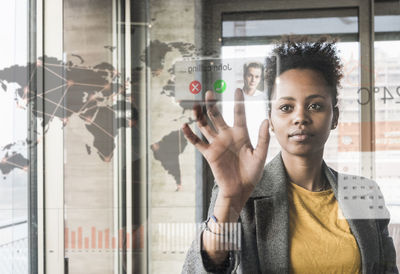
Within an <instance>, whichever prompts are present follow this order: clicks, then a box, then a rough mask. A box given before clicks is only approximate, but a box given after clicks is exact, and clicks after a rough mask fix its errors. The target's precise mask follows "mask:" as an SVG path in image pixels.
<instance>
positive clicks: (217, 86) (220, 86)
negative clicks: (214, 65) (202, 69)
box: [214, 80, 226, 93]
mask: <svg viewBox="0 0 400 274" xmlns="http://www.w3.org/2000/svg"><path fill="white" fill-rule="evenodd" d="M214 90H215V92H217V93H222V92H224V91H225V90H226V82H225V81H224V80H217V81H215V82H214Z"/></svg>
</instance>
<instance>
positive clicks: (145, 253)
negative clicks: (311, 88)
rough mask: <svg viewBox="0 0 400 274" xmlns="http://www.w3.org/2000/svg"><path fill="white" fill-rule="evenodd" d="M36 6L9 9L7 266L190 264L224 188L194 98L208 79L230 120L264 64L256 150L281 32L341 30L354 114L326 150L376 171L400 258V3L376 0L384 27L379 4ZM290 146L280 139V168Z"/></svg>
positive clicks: (342, 96) (80, 269)
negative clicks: (240, 94)
mask: <svg viewBox="0 0 400 274" xmlns="http://www.w3.org/2000/svg"><path fill="white" fill-rule="evenodd" d="M28 2H29V1H24V0H18V1H3V2H2V3H1V4H0V7H1V9H0V10H1V12H0V13H1V14H2V16H0V20H1V22H2V24H1V25H2V26H3V27H1V28H0V30H1V35H2V36H1V37H3V38H4V40H5V41H7V43H2V44H1V45H0V48H1V49H2V53H6V54H2V55H1V56H0V109H1V111H2V114H3V119H1V120H0V124H1V126H2V128H3V129H4V130H3V133H2V134H1V135H0V153H1V155H0V158H1V159H2V160H1V162H0V175H1V178H0V273H40V272H41V271H42V272H43V271H44V270H46V271H47V272H49V273H74V274H75V273H85V274H86V273H180V272H181V270H182V266H183V263H184V260H185V257H186V254H187V251H188V249H189V248H190V245H191V244H192V242H193V240H194V239H195V237H196V235H197V233H198V232H199V228H200V225H201V223H202V222H203V221H204V220H205V219H206V218H207V209H208V206H209V203H210V193H211V189H212V187H213V185H214V178H213V175H212V172H211V170H210V167H209V166H208V164H207V162H206V161H205V160H204V159H203V157H202V155H201V154H200V153H199V152H198V151H197V150H196V149H195V147H194V146H193V145H191V144H190V143H189V142H188V141H187V139H186V138H185V137H184V134H183V130H182V126H183V124H185V123H187V124H188V125H189V126H190V127H191V128H192V129H193V131H194V132H195V133H196V134H197V135H198V136H199V137H200V138H202V140H205V138H204V136H202V135H201V132H200V130H199V128H198V127H197V125H196V120H195V117H194V115H193V113H192V108H193V106H194V105H195V104H200V106H201V107H204V106H205V104H204V101H205V92H206V91H207V90H211V91H212V92H213V93H214V94H215V96H216V98H217V100H218V107H219V108H220V109H221V111H222V114H223V117H224V118H225V120H226V121H227V123H228V125H232V124H233V102H234V97H233V94H234V90H235V89H236V88H243V89H246V88H248V85H250V84H249V81H250V80H248V79H247V78H246V77H248V75H247V74H246V71H247V70H248V67H249V65H250V64H251V66H255V67H258V68H260V80H259V82H258V83H257V86H256V89H255V93H254V94H255V95H254V94H250V95H249V96H247V97H246V98H245V100H246V101H245V107H246V115H247V121H248V128H249V135H250V139H251V143H252V144H253V146H255V145H256V143H257V139H258V129H259V126H260V124H261V122H262V121H263V119H264V118H266V117H267V115H268V100H267V98H266V89H267V82H266V80H265V75H264V73H265V66H266V57H267V56H269V55H270V53H271V50H272V48H273V43H274V41H276V40H278V39H280V38H281V37H282V36H283V35H293V36H297V37H298V36H301V35H307V36H308V37H310V38H311V39H318V38H320V37H322V36H326V35H328V36H330V38H331V39H337V48H338V50H339V54H340V58H341V60H342V62H343V64H344V67H343V74H344V77H343V79H342V81H341V87H340V89H339V108H340V116H339V124H338V127H337V128H336V129H335V130H333V131H331V134H330V137H329V139H328V143H327V145H326V147H325V150H324V153H325V154H324V160H325V161H326V163H327V164H328V165H329V166H330V167H332V168H334V169H336V170H337V171H339V172H343V173H349V174H356V175H364V176H366V177H368V178H372V179H374V180H376V181H377V182H378V184H379V186H380V187H381V190H382V192H383V194H384V196H385V199H386V203H387V205H388V208H389V210H390V214H391V217H392V219H391V224H390V234H391V235H392V236H393V238H394V241H395V244H396V249H398V250H399V253H400V248H399V247H400V231H399V230H398V228H397V224H398V223H399V222H400V210H399V209H400V207H399V201H400V194H399V191H398V186H397V185H396V182H397V181H398V179H399V177H400V174H399V172H398V170H397V169H396V167H397V165H398V162H399V161H400V159H399V157H400V143H399V140H400V122H399V119H398V117H400V116H399V107H398V106H399V103H400V80H399V79H400V63H399V61H398V60H400V51H399V49H400V28H399V27H398V26H400V17H399V14H400V12H399V11H398V7H397V10H396V9H395V8H394V6H393V5H391V4H385V3H383V4H382V3H376V5H375V9H376V10H375V17H374V24H373V21H372V18H370V15H369V14H368V12H367V11H368V9H370V8H372V7H374V5H369V4H372V2H371V3H369V4H368V3H364V2H363V1H352V0H351V1H348V3H344V2H346V1H342V2H341V3H339V4H335V3H333V2H332V1H313V0H307V1H303V2H302V3H295V2H294V1H287V2H285V1H252V0H251V1H248V2H246V3H244V2H243V1H236V0H233V1H224V0H203V1H196V0H190V1H187V0H166V1H159V0H101V1H91V0H63V1H62V0H57V1H55V0H41V1H38V5H37V6H34V5H33V4H32V3H31V4H29V3H28ZM31 2H32V1H31ZM361 2H362V3H361ZM365 2H369V1H365ZM379 2H381V1H379ZM55 3H57V4H55ZM28 5H30V6H28ZM46 7H47V9H48V7H53V8H54V9H56V10H46ZM32 14H34V15H35V16H36V17H37V18H36V20H37V22H39V23H38V24H39V27H38V29H37V30H34V31H33V28H32V22H31V21H32V20H33V19H34V18H33V17H35V16H33V15H32ZM54 22H57V24H55V23H54ZM6 25H7V26H9V27H4V26H6ZM372 26H374V30H373V29H371V27H372ZM54 33H56V34H57V36H54V35H53V34H54ZM372 33H374V35H372ZM374 38H375V41H374V40H373V39H374ZM35 39H37V40H38V41H37V42H35V41H34V40H35ZM42 40H43V41H42ZM371 41H374V44H373V45H371V44H368V43H370V42H371ZM41 42H43V44H42V48H38V49H32V48H30V46H29V45H31V44H32V43H33V44H35V43H36V45H40V43H41ZM35 50H37V51H36V52H35ZM32 51H33V52H35V54H37V56H36V55H35V54H33V53H32ZM366 53H368V54H366ZM34 55H35V56H34ZM32 58H33V61H32ZM30 61H31V62H30ZM368 62H370V63H368ZM371 64H372V65H371ZM372 67H373V69H371V68H372ZM205 68H210V69H209V70H207V69H205ZM32 70H34V71H36V72H37V73H34V74H30V72H32ZM371 70H372V71H371ZM32 79H35V80H37V81H38V82H37V83H36V84H37V88H36V87H34V85H32ZM29 95H31V96H29ZM35 123H36V124H35ZM369 130H370V131H369ZM366 132H367V133H366ZM370 133H371V134H370ZM369 134H370V135H369ZM32 136H33V137H34V138H33V137H32ZM366 144H367V145H366ZM280 150H281V148H280V145H279V144H278V142H277V140H276V138H275V136H274V135H272V138H271V142H270V147H269V152H268V156H267V163H268V162H269V161H270V160H271V159H272V158H273V157H274V156H275V155H276V154H278V153H279V151H280ZM36 184H38V185H39V186H40V187H39V188H36ZM35 199H38V200H37V204H35V202H36V201H35ZM35 210H37V211H35ZM37 216H39V218H38V217H37ZM40 216H41V217H40ZM29 235H30V236H29ZM29 248H30V249H29ZM35 256H36V257H35ZM397 257H398V258H400V256H399V255H398V256H397Z"/></svg>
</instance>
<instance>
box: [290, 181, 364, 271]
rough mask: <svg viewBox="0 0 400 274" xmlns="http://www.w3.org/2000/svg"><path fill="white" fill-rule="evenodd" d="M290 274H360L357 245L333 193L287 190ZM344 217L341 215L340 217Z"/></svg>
mask: <svg viewBox="0 0 400 274" xmlns="http://www.w3.org/2000/svg"><path fill="white" fill-rule="evenodd" d="M288 194H289V204H290V210H289V220H290V245H289V246H290V268H291V269H290V271H291V273H361V271H360V270H361V258H360V252H359V249H358V246H357V242H356V240H355V238H354V236H353V234H352V233H351V231H350V227H349V224H348V223H347V220H346V219H344V218H343V217H342V218H339V216H340V214H342V212H341V210H340V208H339V206H338V202H337V200H336V198H335V195H334V193H333V190H332V189H328V190H324V191H320V192H312V191H309V190H307V189H304V188H302V187H300V186H298V185H296V184H294V183H290V186H289V193H288ZM341 216H343V215H341Z"/></svg>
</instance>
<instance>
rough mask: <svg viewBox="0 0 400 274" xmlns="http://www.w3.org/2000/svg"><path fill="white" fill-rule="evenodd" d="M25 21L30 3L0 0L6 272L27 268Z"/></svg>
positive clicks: (0, 233) (0, 206) (0, 199)
mask: <svg viewBox="0 0 400 274" xmlns="http://www.w3.org/2000/svg"><path fill="white" fill-rule="evenodd" d="M28 20H29V18H28V1H24V0H18V1H1V3H0V23H1V26H3V27H1V28H0V36H1V37H2V43H1V45H0V52H1V55H0V109H1V116H2V118H1V119H0V128H1V132H2V133H1V134H0V158H1V162H0V272H1V273H4V274H11V273H13V274H14V273H28V269H29V268H28V261H29V260H28V256H29V255H28V246H29V239H28V212H29V211H28V204H29V203H28V189H29V183H28V182H29V181H28V176H29V175H28V170H29V160H28V159H29V153H28V150H29V146H30V145H31V144H30V143H29V140H28V125H29V121H28V111H27V110H28V104H27V102H28V96H29V88H28V86H29V85H28V84H29V73H28V61H29V59H28V46H29V44H28V23H29V21H28ZM5 26H7V27H5Z"/></svg>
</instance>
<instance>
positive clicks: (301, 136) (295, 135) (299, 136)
mask: <svg viewBox="0 0 400 274" xmlns="http://www.w3.org/2000/svg"><path fill="white" fill-rule="evenodd" d="M311 137H312V134H310V133H309V132H308V131H306V130H300V129H297V130H295V131H293V132H292V133H290V134H289V138H291V139H292V140H295V141H306V140H308V139H310V138H311Z"/></svg>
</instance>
